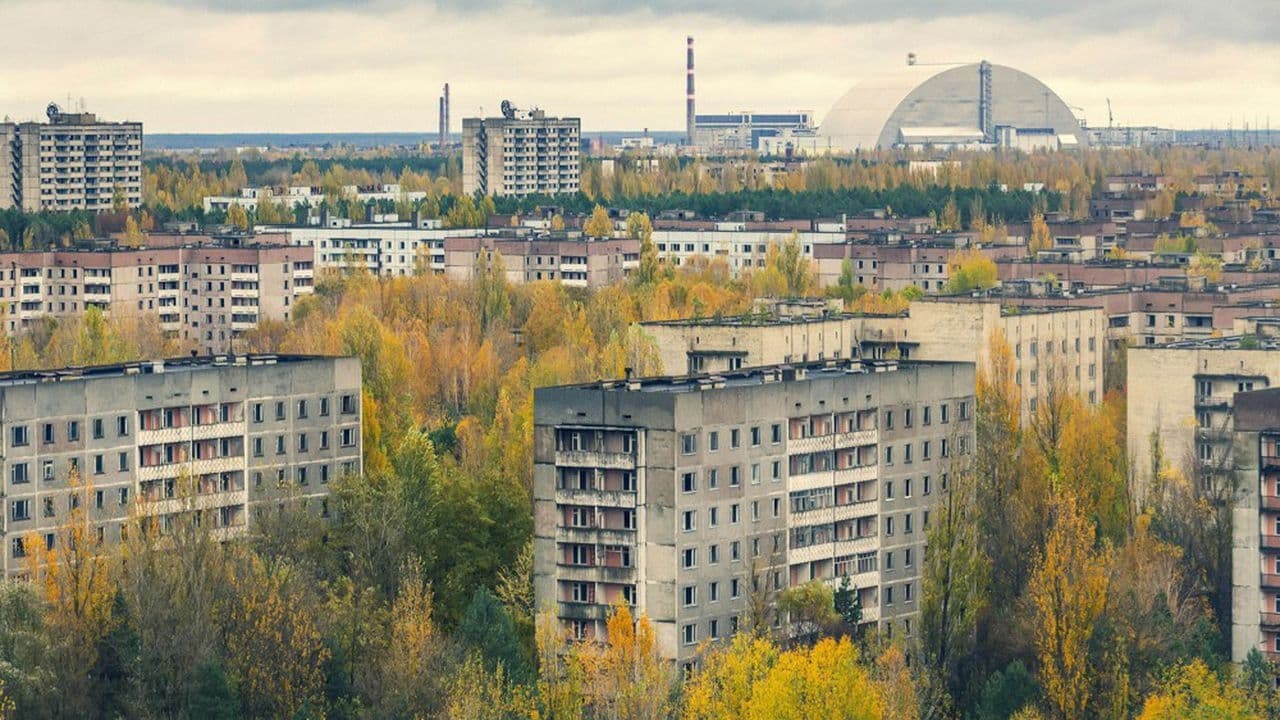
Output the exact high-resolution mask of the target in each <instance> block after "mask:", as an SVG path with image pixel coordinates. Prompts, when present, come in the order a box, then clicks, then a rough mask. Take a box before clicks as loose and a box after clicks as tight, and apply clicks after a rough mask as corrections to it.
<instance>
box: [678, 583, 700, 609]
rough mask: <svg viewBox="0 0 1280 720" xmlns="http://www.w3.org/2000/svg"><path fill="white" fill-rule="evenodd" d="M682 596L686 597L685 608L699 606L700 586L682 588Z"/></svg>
mask: <svg viewBox="0 0 1280 720" xmlns="http://www.w3.org/2000/svg"><path fill="white" fill-rule="evenodd" d="M681 594H682V595H683V596H684V606H685V607H693V606H695V605H697V604H698V586H697V585H685V586H684V587H683V588H681Z"/></svg>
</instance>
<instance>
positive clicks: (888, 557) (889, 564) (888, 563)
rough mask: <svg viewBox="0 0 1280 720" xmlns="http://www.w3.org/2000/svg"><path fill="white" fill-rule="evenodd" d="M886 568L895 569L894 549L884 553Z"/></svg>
mask: <svg viewBox="0 0 1280 720" xmlns="http://www.w3.org/2000/svg"><path fill="white" fill-rule="evenodd" d="M884 569H885V570H892V569H893V551H892V550H890V551H889V552H887V553H885V554H884Z"/></svg>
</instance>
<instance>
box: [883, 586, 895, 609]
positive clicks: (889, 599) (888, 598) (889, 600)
mask: <svg viewBox="0 0 1280 720" xmlns="http://www.w3.org/2000/svg"><path fill="white" fill-rule="evenodd" d="M884 604H885V605H892V604H893V588H892V587H887V588H885V589H884Z"/></svg>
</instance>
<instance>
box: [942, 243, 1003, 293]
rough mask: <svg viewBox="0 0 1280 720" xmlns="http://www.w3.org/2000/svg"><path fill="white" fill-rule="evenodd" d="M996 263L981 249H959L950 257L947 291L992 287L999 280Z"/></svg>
mask: <svg viewBox="0 0 1280 720" xmlns="http://www.w3.org/2000/svg"><path fill="white" fill-rule="evenodd" d="M997 275H998V273H997V269H996V263H995V261H994V260H992V259H991V258H989V257H987V255H986V254H984V253H983V252H982V251H981V250H976V249H975V250H961V251H960V252H958V253H956V254H955V256H954V257H952V259H951V278H950V279H949V280H948V281H947V291H948V292H953V293H964V292H970V291H972V290H986V289H989V288H993V287H995V286H996V284H997V283H998V282H999V279H998V277H997Z"/></svg>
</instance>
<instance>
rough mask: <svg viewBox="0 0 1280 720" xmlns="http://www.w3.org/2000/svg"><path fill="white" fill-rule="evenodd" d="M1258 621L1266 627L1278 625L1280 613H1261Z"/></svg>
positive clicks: (1279, 625) (1279, 624)
mask: <svg viewBox="0 0 1280 720" xmlns="http://www.w3.org/2000/svg"><path fill="white" fill-rule="evenodd" d="M1261 616H1262V617H1261V618H1260V622H1261V623H1262V625H1264V626H1266V627H1273V628H1274V627H1280V613H1269V612H1264V613H1261Z"/></svg>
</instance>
